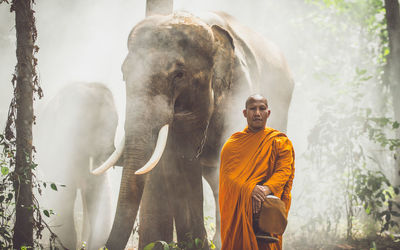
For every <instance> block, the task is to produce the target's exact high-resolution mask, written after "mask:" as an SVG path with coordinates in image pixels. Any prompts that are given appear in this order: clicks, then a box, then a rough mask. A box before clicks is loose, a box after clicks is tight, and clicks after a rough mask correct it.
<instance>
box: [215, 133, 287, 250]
mask: <svg viewBox="0 0 400 250" xmlns="http://www.w3.org/2000/svg"><path fill="white" fill-rule="evenodd" d="M293 178H294V151H293V146H292V143H291V142H290V140H289V139H288V138H287V137H286V135H285V134H283V133H281V132H279V131H277V130H275V129H272V128H265V129H264V130H261V131H258V132H256V133H254V132H251V131H250V130H249V129H248V128H247V127H246V128H245V129H244V130H243V131H242V132H237V133H235V134H233V135H232V136H231V137H230V138H229V139H228V141H227V142H226V143H225V145H224V146H223V148H222V152H221V166H220V182H219V206H220V213H221V240H222V249H226V250H236V249H245V250H250V249H282V237H281V236H278V238H279V239H280V241H279V243H274V244H262V243H260V245H257V240H256V237H255V233H254V231H253V213H252V210H253V209H252V197H251V194H252V191H253V189H254V187H255V186H256V185H266V186H268V187H269V189H270V190H271V192H272V193H273V195H275V196H277V197H279V198H281V200H282V201H283V202H284V203H285V206H286V212H287V213H288V212H289V208H290V202H291V194H290V191H291V189H292V183H293ZM275 237H276V235H275Z"/></svg>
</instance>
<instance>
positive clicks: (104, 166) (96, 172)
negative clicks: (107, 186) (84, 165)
mask: <svg viewBox="0 0 400 250" xmlns="http://www.w3.org/2000/svg"><path fill="white" fill-rule="evenodd" d="M124 146H125V135H124V137H123V138H122V140H121V142H120V143H119V144H118V147H117V148H116V149H115V151H114V152H113V153H112V154H111V156H110V157H108V159H107V160H106V161H105V162H104V163H103V164H102V165H101V166H100V167H98V168H96V169H95V170H93V171H92V169H90V170H91V173H92V174H94V175H101V174H103V173H104V172H106V171H107V170H108V169H109V168H111V167H112V166H114V165H115V163H116V162H117V161H118V159H119V158H120V157H121V155H122V152H124Z"/></svg>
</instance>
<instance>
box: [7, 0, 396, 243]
mask: <svg viewBox="0 0 400 250" xmlns="http://www.w3.org/2000/svg"><path fill="white" fill-rule="evenodd" d="M145 2H146V1H144V0H143V1H139V0H129V1H128V0H116V1H112V3H111V2H110V1H105V0H100V1H62V0H42V1H37V3H36V5H35V6H34V9H35V11H36V13H35V16H36V25H37V30H38V40H37V44H38V46H39V47H40V50H39V53H38V54H37V58H38V73H39V76H40V84H41V86H42V88H43V91H44V98H42V99H41V100H37V101H36V102H35V103H34V105H35V114H36V115H37V117H38V121H40V118H41V117H40V114H41V112H43V110H44V108H45V107H46V106H48V105H49V103H50V101H51V100H52V99H53V98H54V97H55V96H56V95H57V93H59V92H60V91H62V89H63V88H64V87H65V86H67V85H69V84H71V83H74V82H100V83H103V84H104V85H105V86H107V87H108V88H109V89H110V90H111V92H112V94H113V98H114V102H115V106H116V110H117V112H118V124H119V125H118V127H117V130H116V137H115V145H117V143H118V142H119V141H120V140H121V137H122V135H123V126H124V121H125V83H124V81H123V75H122V72H121V67H122V64H123V62H124V60H125V57H126V55H127V53H128V49H127V38H128V35H129V32H130V31H131V29H132V28H133V27H134V26H135V25H136V24H137V23H138V22H139V21H140V20H142V19H143V18H144V16H145ZM249 2H250V1H245V0H234V1H228V0H223V1H216V0H203V1H194V0H175V1H174V10H183V11H188V12H191V13H194V14H199V13H201V12H205V11H224V12H227V13H228V14H230V15H232V16H233V17H235V18H236V19H237V20H238V21H239V22H240V23H242V24H244V25H246V26H248V27H251V29H253V30H254V31H256V32H258V33H259V34H261V35H262V36H263V37H265V38H267V39H268V40H270V41H271V42H273V43H275V44H276V45H277V46H278V47H279V48H280V50H281V51H282V52H283V54H284V55H285V57H286V60H287V62H288V64H289V68H290V70H291V72H292V75H293V79H294V81H295V89H294V92H293V96H292V101H291V105H290V109H289V117H288V127H287V131H286V133H287V135H288V137H289V138H290V140H291V141H292V143H293V145H294V148H295V153H296V174H295V179H294V184H293V189H292V207H291V209H290V212H289V218H288V221H289V224H288V228H287V229H286V232H285V234H284V248H286V249H294V248H295V247H296V246H297V244H299V242H302V241H305V240H307V239H308V240H310V241H315V242H328V241H331V240H332V239H331V238H329V237H331V236H332V235H336V236H340V237H344V236H345V234H346V225H345V224H346V220H345V213H346V211H345V210H346V206H345V205H344V204H343V205H337V203H339V204H340V203H344V200H345V199H344V198H343V197H341V196H340V195H338V194H336V195H333V196H331V195H332V189H335V188H338V189H340V188H339V187H338V186H340V185H343V183H336V181H337V178H336V179H335V178H334V177H333V176H336V175H339V176H340V175H342V174H343V172H346V171H347V170H343V169H340V168H334V166H335V165H332V166H333V167H332V168H329V167H330V166H329V165H324V164H323V163H324V162H325V161H324V160H322V161H320V162H319V163H318V159H319V157H322V158H323V157H324V156H321V155H318V154H316V153H315V152H316V151H315V150H314V149H315V147H316V146H315V145H316V144H313V145H314V146H313V145H311V142H312V141H313V140H314V141H315V140H319V139H320V138H321V137H320V134H318V132H317V131H316V130H315V127H316V124H319V123H324V122H325V123H330V122H331V120H329V119H330V118H329V117H328V118H326V119H325V118H323V117H322V118H321V115H322V114H323V113H324V112H325V111H326V110H328V109H329V108H334V107H335V104H336V103H338V102H339V101H340V102H343V103H346V105H345V106H344V107H343V109H341V110H337V112H338V113H341V112H342V113H346V112H350V110H351V109H352V108H353V106H354V105H362V106H364V107H366V108H370V109H371V110H372V111H371V112H372V113H373V114H376V115H377V116H379V115H382V114H383V115H387V116H393V112H392V111H391V110H388V108H387V107H388V105H387V103H388V102H389V103H391V100H388V101H387V100H385V99H383V98H382V92H384V91H385V90H382V88H383V89H384V87H380V85H379V84H369V85H362V84H361V85H362V86H361V87H360V88H361V89H363V93H364V96H363V97H360V98H359V99H357V103H355V102H356V101H355V98H351V95H349V96H345V95H344V96H343V100H337V99H334V96H335V95H334V93H337V92H340V91H344V92H346V91H347V92H351V91H352V89H351V88H347V87H345V86H347V85H346V84H347V83H350V82H354V81H355V80H354V79H355V77H356V68H357V69H359V70H364V69H365V70H367V71H368V72H367V73H365V74H369V72H375V71H376V70H377V69H378V68H379V67H380V64H379V62H375V61H372V59H371V58H373V56H372V55H376V54H378V51H377V47H378V46H379V42H380V40H379V39H378V38H377V39H376V40H375V42H371V43H369V44H368V46H369V47H370V48H369V49H370V50H371V51H375V52H374V53H375V54H374V53H371V55H365V54H363V53H362V51H363V50H362V49H360V46H363V45H362V44H363V39H365V31H364V30H362V29H360V28H359V26H358V25H357V23H356V21H355V20H354V19H351V18H345V19H343V18H340V17H339V16H338V17H337V18H335V17H333V15H332V12H333V11H334V10H332V8H321V7H320V6H318V5H317V4H312V3H310V2H312V1H308V3H306V1H300V0H280V1H273V0H270V1H267V0H252V1H251V4H250V3H249ZM378 18H379V17H378ZM381 18H383V16H382V17H381ZM327 19H328V20H327ZM322 20H323V21H322ZM14 22H15V21H14V15H13V14H12V13H9V5H7V4H0V55H1V56H0V82H1V91H0V129H2V130H4V126H5V121H6V118H7V111H8V105H9V103H10V100H11V97H12V85H11V78H12V73H13V70H14V66H15V64H16V58H15V44H16V38H15V28H14ZM326 24H329V25H330V26H327V25H326ZM324 25H325V26H324ZM379 80H380V79H376V78H372V79H371V80H368V81H372V82H374V83H376V82H378V81H379ZM246 97H247V96H242V97H241V100H237V102H238V103H240V102H242V103H243V106H240V107H239V106H235V107H234V109H236V112H237V114H234V115H233V116H234V117H239V118H238V119H235V120H234V121H232V124H234V126H232V128H230V129H229V131H226V137H227V136H229V135H230V134H231V133H233V132H234V131H238V130H243V128H244V127H245V125H246V120H245V118H243V119H240V117H241V113H242V109H243V108H244V102H245V99H246ZM353 102H354V105H353ZM71 108H72V107H71ZM232 112H235V111H232ZM271 112H272V114H274V110H271ZM339 115H340V114H339ZM355 119H356V118H355ZM332 123H333V122H332ZM349 124H350V125H349V126H352V123H351V121H350V123H349ZM267 125H268V122H267ZM37 126H39V127H40V124H37ZM34 130H35V128H34ZM326 133H327V137H329V136H333V135H334V133H335V131H333V130H332V131H328V132H326ZM329 133H330V134H329ZM392 135H393V134H392ZM329 138H330V137H329ZM36 142H37V138H36V137H35V133H34V144H35V143H36ZM321 143H322V142H321ZM364 144H365V145H367V146H366V147H369V148H370V151H371V153H370V154H371V155H373V154H378V153H377V150H378V149H377V146H376V145H375V144H374V143H371V142H368V141H365V143H364ZM49 146H51V145H49ZM313 147H314V149H313ZM317 147H318V146H317ZM42 150H45V149H42ZM321 152H322V153H321V154H323V150H321ZM41 154H42V153H41V152H40V151H38V152H37V157H38V158H40V155H41ZM378 157H381V158H382V159H381V160H382V162H384V164H383V165H384V166H383V167H382V166H381V167H379V166H375V165H374V166H375V167H373V168H372V170H381V171H383V172H384V173H385V174H386V175H387V176H388V178H389V179H390V181H395V179H396V172H395V171H394V170H393V169H392V168H389V167H385V166H387V165H389V164H393V158H391V157H392V155H391V154H387V155H383V156H381V155H380V156H378ZM328 162H329V161H328ZM385 164H386V165H385ZM326 169H329V171H326ZM60 171H64V169H61V170H60ZM39 172H40V170H39ZM60 173H61V172H60ZM121 173H122V170H121V168H119V167H115V168H114V169H112V170H110V171H109V174H108V175H109V176H107V178H109V183H110V191H111V194H110V199H111V206H112V216H114V211H115V209H116V204H117V198H118V192H119V185H120V181H121ZM62 174H63V175H64V173H62ZM65 174H68V173H65ZM38 176H42V175H41V174H39V175H38ZM52 181H55V182H57V183H59V182H58V181H57V180H53V179H52ZM59 184H64V183H59ZM203 185H204V190H205V192H204V196H205V204H204V208H205V212H204V214H205V217H206V220H205V224H206V228H207V231H208V234H209V235H208V237H209V239H212V236H213V235H212V233H214V231H215V216H214V209H215V206H214V201H213V195H212V191H211V189H210V187H209V186H208V184H207V183H206V182H205V181H204V180H203ZM61 190H62V188H61ZM60 192H63V191H60ZM57 194H58V193H56V195H57ZM49 195H51V194H49ZM53 195H54V192H53ZM44 197H46V195H45V196H44ZM333 200H334V201H333ZM335 201H336V207H335V208H338V209H337V210H334V209H333V207H332V202H335ZM78 203H79V202H78ZM44 204H46V201H44ZM45 206H47V205H45ZM50 206H51V205H50ZM77 206H78V208H77V209H76V210H80V209H81V208H79V206H80V205H79V204H78V205H77ZM361 210H362V207H361V206H360V205H358V210H357V211H359V212H358V213H359V214H362V215H360V217H363V218H364V217H366V215H364V214H363V212H360V211H361ZM79 213H81V212H79ZM79 213H78V214H79ZM75 217H77V215H75ZM76 220H77V221H78V222H79V220H80V219H77V218H76ZM366 220H367V219H366ZM328 224H332V228H334V227H336V228H335V229H332V228H330V229H327V227H328V226H327V225H328ZM109 226H111V225H109ZM355 227H357V225H355ZM79 230H83V229H79ZM107 230H109V229H107ZM333 231H334V232H333ZM365 231H366V229H365V228H364V226H360V228H359V232H360V235H361V234H363V233H364V232H365ZM317 232H320V233H321V232H323V233H321V234H319V235H318V234H316V233H317ZM137 237H138V236H137V234H134V235H132V237H131V239H130V241H129V242H128V246H127V247H130V248H133V247H135V248H136V246H137ZM324 237H326V238H324Z"/></svg>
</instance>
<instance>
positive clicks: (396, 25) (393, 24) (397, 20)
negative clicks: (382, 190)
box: [385, 0, 400, 184]
mask: <svg viewBox="0 0 400 250" xmlns="http://www.w3.org/2000/svg"><path fill="white" fill-rule="evenodd" d="M385 9H386V23H387V31H388V38H389V50H390V53H389V55H388V58H387V67H386V71H385V75H386V76H387V79H388V81H389V84H390V92H391V94H392V98H393V111H394V118H395V120H396V121H397V122H400V10H399V1H398V0H385ZM396 137H397V138H400V131H399V130H397V134H396ZM396 166H397V170H398V171H400V150H397V159H396ZM399 175H400V173H399ZM397 184H400V176H398V178H397Z"/></svg>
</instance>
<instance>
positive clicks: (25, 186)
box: [13, 0, 35, 249]
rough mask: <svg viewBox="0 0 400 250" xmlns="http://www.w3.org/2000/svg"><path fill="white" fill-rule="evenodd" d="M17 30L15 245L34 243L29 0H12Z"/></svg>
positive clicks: (31, 60) (32, 33) (31, 39)
mask: <svg viewBox="0 0 400 250" xmlns="http://www.w3.org/2000/svg"><path fill="white" fill-rule="evenodd" d="M13 7H14V10H15V23H16V34H17V67H16V82H17V85H16V96H15V98H16V104H17V119H16V123H15V126H16V142H17V144H16V149H17V152H16V165H15V179H14V188H15V204H16V205H15V207H16V213H15V216H16V220H15V226H14V237H13V244H14V248H16V249H20V248H21V246H32V247H33V225H34V221H33V200H32V169H31V162H32V123H33V107H32V106H33V87H32V86H33V81H32V78H33V70H34V66H33V49H34V35H35V34H34V30H35V29H34V18H33V10H32V2H31V0H16V1H14V2H13Z"/></svg>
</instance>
